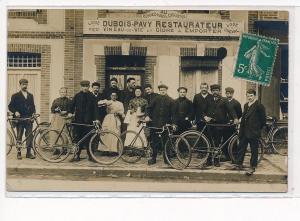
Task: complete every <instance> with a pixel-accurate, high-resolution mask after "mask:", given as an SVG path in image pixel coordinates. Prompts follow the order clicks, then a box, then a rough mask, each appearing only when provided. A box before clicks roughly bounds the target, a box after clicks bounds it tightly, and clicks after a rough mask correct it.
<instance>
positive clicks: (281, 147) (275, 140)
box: [271, 126, 288, 156]
mask: <svg viewBox="0 0 300 221" xmlns="http://www.w3.org/2000/svg"><path fill="white" fill-rule="evenodd" d="M271 142H272V147H273V149H274V150H275V152H276V153H278V154H280V155H282V156H287V154H288V127H287V126H283V127H278V128H276V129H275V130H274V132H273V133H272V137H271Z"/></svg>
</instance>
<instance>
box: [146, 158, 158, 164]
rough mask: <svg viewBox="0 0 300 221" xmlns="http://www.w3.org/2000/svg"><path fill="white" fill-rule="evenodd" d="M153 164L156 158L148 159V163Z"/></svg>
mask: <svg viewBox="0 0 300 221" xmlns="http://www.w3.org/2000/svg"><path fill="white" fill-rule="evenodd" d="M153 164H156V159H154V158H152V159H150V160H148V165H153Z"/></svg>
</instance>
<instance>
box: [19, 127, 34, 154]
mask: <svg viewBox="0 0 300 221" xmlns="http://www.w3.org/2000/svg"><path fill="white" fill-rule="evenodd" d="M24 130H25V137H27V140H26V148H27V153H30V150H31V148H32V141H33V135H32V122H29V121H27V122H22V123H19V124H17V140H18V142H22V137H23V134H24ZM18 151H21V150H18Z"/></svg>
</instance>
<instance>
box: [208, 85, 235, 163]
mask: <svg viewBox="0 0 300 221" xmlns="http://www.w3.org/2000/svg"><path fill="white" fill-rule="evenodd" d="M210 90H211V93H212V95H213V100H211V101H210V102H209V104H208V108H207V113H206V116H205V117H204V120H205V121H207V122H211V123H217V124H227V123H229V121H230V119H234V120H233V121H234V123H235V124H237V123H238V118H237V114H236V112H235V110H234V109H233V108H232V107H231V106H230V105H229V103H228V101H227V100H226V98H223V97H222V96H221V87H220V85H218V84H213V85H211V86H210ZM224 129H226V128H224V127H211V128H210V133H211V135H212V136H213V139H214V143H215V145H216V146H219V144H220V141H221V138H222V136H223V132H224ZM214 162H215V166H220V162H219V159H215V161H214ZM211 164H212V161H211V157H209V158H208V160H207V162H206V165H204V166H209V165H211Z"/></svg>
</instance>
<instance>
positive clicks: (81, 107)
mask: <svg viewBox="0 0 300 221" xmlns="http://www.w3.org/2000/svg"><path fill="white" fill-rule="evenodd" d="M80 86H81V91H80V92H78V93H77V94H75V96H74V98H73V100H72V105H71V108H70V110H71V113H74V115H75V118H74V123H78V124H89V125H92V124H93V121H94V120H96V119H97V120H98V119H99V116H98V114H97V113H98V106H97V101H96V98H95V96H94V94H93V93H91V92H90V91H89V88H90V82H89V81H81V82H80ZM90 130H91V127H87V126H83V125H76V126H75V127H74V132H75V140H76V142H78V141H79V140H80V139H82V138H83V137H84V136H85V135H86V134H87V133H88V132H89V131H90ZM88 145H89V139H86V140H85V141H84V142H83V143H82V144H81V145H80V146H79V151H78V152H77V153H76V154H75V157H74V158H73V159H72V160H71V161H80V153H81V150H82V149H84V148H86V150H87V154H88V156H89V160H90V161H93V159H92V157H91V155H90V153H89V151H88Z"/></svg>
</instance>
